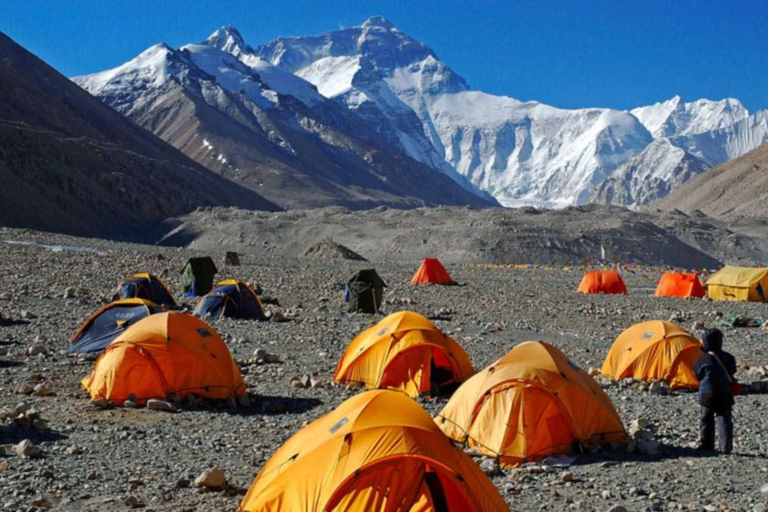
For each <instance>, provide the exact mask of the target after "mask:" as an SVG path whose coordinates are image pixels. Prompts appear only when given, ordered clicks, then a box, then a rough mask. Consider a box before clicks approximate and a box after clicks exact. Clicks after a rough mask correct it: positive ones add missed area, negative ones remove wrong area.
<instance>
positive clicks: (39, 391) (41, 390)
mask: <svg viewBox="0 0 768 512" xmlns="http://www.w3.org/2000/svg"><path fill="white" fill-rule="evenodd" d="M33 392H34V393H35V395H37V396H51V395H53V391H51V389H50V388H49V387H48V386H46V385H45V384H38V385H37V386H35V387H34V389H33Z"/></svg>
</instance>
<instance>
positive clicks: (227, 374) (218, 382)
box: [83, 313, 245, 405]
mask: <svg viewBox="0 0 768 512" xmlns="http://www.w3.org/2000/svg"><path fill="white" fill-rule="evenodd" d="M83 386H84V387H85V388H86V389H87V390H88V392H89V393H90V394H91V398H92V399H94V400H96V399H99V398H106V399H107V400H109V401H110V402H112V403H113V404H115V405H122V403H123V402H124V401H125V400H126V399H127V398H128V397H129V396H130V395H131V394H133V395H136V398H137V402H138V403H140V404H143V403H145V402H146V401H147V400H148V399H150V398H160V399H164V398H166V396H167V395H170V394H177V395H180V396H182V397H183V396H186V395H188V394H194V395H198V396H201V397H204V398H211V399H225V398H229V397H234V396H236V395H241V394H244V393H245V383H244V382H243V378H242V376H241V375H240V370H239V369H238V367H237V364H236V363H235V361H234V359H232V355H231V354H230V352H229V349H228V348H227V345H226V344H225V343H224V340H223V339H222V338H221V336H219V333H217V332H216V331H215V330H214V329H213V328H212V327H211V326H209V325H208V324H206V323H205V322H203V321H202V320H200V319H199V318H197V317H195V316H193V315H190V314H188V313H158V314H156V315H152V316H149V317H147V318H144V319H143V320H140V321H139V322H137V323H136V324H134V325H132V326H131V327H129V328H128V330H126V331H125V332H124V333H123V334H122V335H120V336H119V337H118V338H116V339H115V341H113V342H112V343H111V344H110V345H109V346H108V347H107V348H106V350H105V351H104V352H103V353H102V354H101V355H100V356H99V358H98V359H97V360H96V364H95V365H94V367H93V371H92V372H91V375H90V376H88V377H87V378H85V379H83Z"/></svg>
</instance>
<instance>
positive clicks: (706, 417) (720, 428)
mask: <svg viewBox="0 0 768 512" xmlns="http://www.w3.org/2000/svg"><path fill="white" fill-rule="evenodd" d="M731 407H732V406H731V405H715V406H713V407H706V406H704V405H702V406H701V420H700V421H699V429H700V432H701V447H702V448H704V449H706V450H714V449H715V423H717V440H718V444H719V446H720V451H721V452H723V453H731V450H733V416H732V415H731Z"/></svg>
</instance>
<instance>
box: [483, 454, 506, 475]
mask: <svg viewBox="0 0 768 512" xmlns="http://www.w3.org/2000/svg"><path fill="white" fill-rule="evenodd" d="M480 469H482V470H483V472H484V473H485V474H486V475H489V476H493V475H498V474H499V472H500V471H501V468H500V467H499V461H497V460H496V459H491V458H489V457H486V458H484V459H483V460H482V461H481V462H480Z"/></svg>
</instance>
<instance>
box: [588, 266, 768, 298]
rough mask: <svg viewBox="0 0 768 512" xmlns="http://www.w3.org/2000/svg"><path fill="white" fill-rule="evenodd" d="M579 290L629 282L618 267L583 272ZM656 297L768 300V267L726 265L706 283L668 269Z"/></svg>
mask: <svg viewBox="0 0 768 512" xmlns="http://www.w3.org/2000/svg"><path fill="white" fill-rule="evenodd" d="M578 291H579V293H604V294H624V293H627V286H626V284H624V280H623V279H622V278H621V274H619V272H618V271H616V270H613V269H610V270H595V271H589V272H586V273H585V274H584V277H583V278H582V280H581V282H580V283H579V288H578ZM654 295H655V296H656V297H694V298H702V297H704V296H707V297H709V298H710V299H712V300H729V301H749V302H768V268H751V267H734V266H730V265H727V266H725V267H723V268H721V269H720V270H718V271H717V272H715V273H714V274H712V275H711V276H710V277H709V279H708V280H707V283H706V285H703V284H702V283H701V281H700V280H699V276H698V275H697V274H695V273H681V272H665V273H664V274H663V275H662V276H661V279H659V282H658V284H657V286H656V291H655V292H654Z"/></svg>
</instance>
